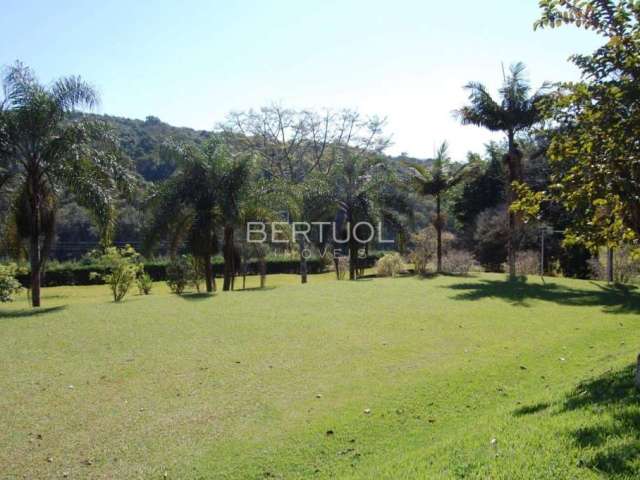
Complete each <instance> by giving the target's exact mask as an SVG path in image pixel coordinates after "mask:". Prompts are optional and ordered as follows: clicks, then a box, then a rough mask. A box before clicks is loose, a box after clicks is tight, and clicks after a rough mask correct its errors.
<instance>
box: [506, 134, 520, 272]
mask: <svg viewBox="0 0 640 480" xmlns="http://www.w3.org/2000/svg"><path fill="white" fill-rule="evenodd" d="M508 139H509V151H508V152H507V162H506V163H507V169H508V172H507V217H508V232H507V262H508V264H509V279H510V280H513V279H515V278H516V249H515V245H514V237H515V230H516V216H515V213H513V212H512V211H511V204H512V203H513V201H514V198H513V187H512V186H511V183H512V182H513V181H515V180H516V177H517V171H516V170H517V166H516V164H515V163H516V156H517V155H516V151H515V134H514V132H512V131H510V132H508Z"/></svg>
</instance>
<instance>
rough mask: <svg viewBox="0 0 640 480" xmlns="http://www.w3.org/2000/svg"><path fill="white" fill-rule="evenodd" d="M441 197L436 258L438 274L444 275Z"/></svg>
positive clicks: (438, 212)
mask: <svg viewBox="0 0 640 480" xmlns="http://www.w3.org/2000/svg"><path fill="white" fill-rule="evenodd" d="M440 210H441V205H440V195H436V256H437V262H438V265H437V268H436V272H437V273H442V215H441V211H440Z"/></svg>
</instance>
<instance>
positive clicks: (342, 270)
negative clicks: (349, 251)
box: [334, 255, 351, 280]
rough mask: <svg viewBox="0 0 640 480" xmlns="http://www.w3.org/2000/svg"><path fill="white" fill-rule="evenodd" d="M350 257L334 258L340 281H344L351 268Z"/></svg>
mask: <svg viewBox="0 0 640 480" xmlns="http://www.w3.org/2000/svg"><path fill="white" fill-rule="evenodd" d="M350 263H351V262H350V261H349V257H348V256H347V255H337V256H335V257H334V265H335V268H336V276H337V277H338V280H344V278H345V276H346V275H347V272H348V271H349V266H350Z"/></svg>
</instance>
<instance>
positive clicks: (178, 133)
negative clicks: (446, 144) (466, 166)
mask: <svg viewBox="0 0 640 480" xmlns="http://www.w3.org/2000/svg"><path fill="white" fill-rule="evenodd" d="M83 115H84V116H86V117H89V118H94V119H97V120H102V121H105V122H107V123H108V124H109V125H111V126H112V127H113V128H115V130H116V132H117V134H118V136H119V138H120V142H121V146H122V149H123V150H124V151H125V153H126V154H127V155H128V156H129V157H130V158H131V159H132V160H133V162H134V165H135V168H136V171H137V172H138V173H139V174H140V175H141V176H142V177H143V178H144V179H145V180H147V181H150V182H158V181H162V180H165V179H167V178H168V177H169V176H171V174H172V173H173V171H174V170H175V164H174V163H173V162H172V161H170V160H167V159H162V158H161V156H160V147H161V145H162V143H163V142H165V141H167V140H168V139H173V140H175V141H177V142H186V143H194V144H196V145H199V144H201V143H202V142H204V141H205V140H206V139H207V138H209V137H210V135H211V133H212V132H211V131H206V130H196V129H193V128H189V127H174V126H173V125H169V124H168V123H165V122H163V121H162V120H160V119H159V118H158V117H154V116H148V117H147V118H146V119H145V120H138V119H131V118H125V117H117V116H113V115H98V114H83ZM388 158H390V159H391V160H396V161H406V162H410V163H413V162H428V160H424V159H419V158H414V157H409V156H407V155H406V154H402V155H398V156H389V157H388Z"/></svg>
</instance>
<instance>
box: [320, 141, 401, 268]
mask: <svg viewBox="0 0 640 480" xmlns="http://www.w3.org/2000/svg"><path fill="white" fill-rule="evenodd" d="M393 180H394V172H393V171H392V170H391V169H390V168H389V165H388V164H387V163H386V162H384V160H383V159H382V158H381V157H379V156H376V155H373V156H370V155H365V154H361V153H358V152H354V151H352V150H349V149H344V150H343V152H342V155H341V158H340V160H339V161H338V162H337V164H336V170H335V173H334V175H333V178H332V181H333V196H334V200H333V201H334V203H335V205H336V206H337V209H336V215H335V220H334V225H335V230H336V232H337V233H341V234H342V240H344V241H345V242H346V245H347V250H348V256H349V280H356V279H357V276H358V272H359V271H360V270H361V269H360V268H359V263H360V262H359V255H358V254H359V249H360V248H362V247H365V248H367V244H364V243H362V242H361V241H359V239H364V238H367V237H368V236H369V235H370V232H369V231H367V232H365V231H364V230H365V229H366V230H368V228H366V227H364V226H361V227H360V230H359V229H358V224H359V223H361V222H367V223H369V224H370V225H372V226H375V225H376V224H378V223H379V224H382V223H384V224H391V225H393V226H394V227H400V226H401V225H402V224H403V223H405V222H403V221H402V220H401V219H400V217H401V216H402V215H403V214H407V215H410V213H409V212H408V209H407V204H406V202H403V201H402V200H403V199H401V198H399V193H400V192H398V191H391V190H392V189H391V186H392V185H393V183H394V182H393ZM335 240H336V239H334V241H335ZM341 246H342V245H341V244H340V242H338V244H337V245H336V247H337V248H336V249H337V250H340V249H341ZM337 268H338V265H337V260H336V270H337Z"/></svg>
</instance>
